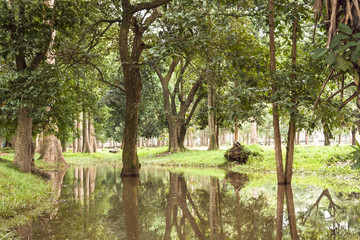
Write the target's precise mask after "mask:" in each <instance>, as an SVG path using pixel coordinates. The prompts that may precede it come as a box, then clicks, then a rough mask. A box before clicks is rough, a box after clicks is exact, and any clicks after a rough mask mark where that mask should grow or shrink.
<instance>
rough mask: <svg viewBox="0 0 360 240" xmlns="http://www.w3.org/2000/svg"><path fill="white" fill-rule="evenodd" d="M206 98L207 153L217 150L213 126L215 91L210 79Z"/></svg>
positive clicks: (214, 126) (214, 127)
mask: <svg viewBox="0 0 360 240" xmlns="http://www.w3.org/2000/svg"><path fill="white" fill-rule="evenodd" d="M207 97H208V126H209V138H210V139H209V140H210V141H209V148H208V151H210V150H217V149H219V145H218V143H217V141H216V124H215V119H216V116H215V98H216V89H215V86H214V84H213V82H212V81H211V80H210V78H209V79H208V86H207Z"/></svg>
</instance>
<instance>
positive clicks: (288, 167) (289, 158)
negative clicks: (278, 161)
mask: <svg viewBox="0 0 360 240" xmlns="http://www.w3.org/2000/svg"><path fill="white" fill-rule="evenodd" d="M297 7H298V1H297V0H295V8H294V15H295V18H294V20H293V32H292V50H291V64H292V68H293V71H294V72H293V73H292V74H291V76H290V77H291V78H292V79H293V81H296V74H295V70H296V40H297V29H298V20H297V17H296V16H297V11H298V9H297ZM293 97H295V94H293ZM291 102H292V104H293V105H292V107H291V111H290V121H289V133H288V141H287V146H286V163H285V183H289V184H290V183H291V178H292V167H293V162H294V150H295V137H296V122H297V118H296V111H297V109H296V105H295V100H294V99H291Z"/></svg>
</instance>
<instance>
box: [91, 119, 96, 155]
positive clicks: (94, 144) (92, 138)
mask: <svg viewBox="0 0 360 240" xmlns="http://www.w3.org/2000/svg"><path fill="white" fill-rule="evenodd" d="M89 140H90V142H91V147H92V149H91V150H92V152H93V153H95V152H96V151H97V141H96V136H95V127H94V121H93V120H92V119H89Z"/></svg>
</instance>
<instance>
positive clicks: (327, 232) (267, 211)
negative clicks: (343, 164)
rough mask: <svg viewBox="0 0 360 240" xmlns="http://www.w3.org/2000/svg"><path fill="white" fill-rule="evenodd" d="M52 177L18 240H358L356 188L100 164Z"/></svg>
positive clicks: (359, 219) (359, 211) (307, 180)
mask: <svg viewBox="0 0 360 240" xmlns="http://www.w3.org/2000/svg"><path fill="white" fill-rule="evenodd" d="M52 178H53V179H54V181H53V189H54V191H55V200H56V204H54V208H53V210H52V212H51V214H47V215H46V216H42V217H40V218H38V219H37V220H34V221H33V222H32V223H29V224H27V225H23V226H19V227H18V229H17V234H18V236H19V237H20V239H62V240H63V239H76V240H80V239H146V240H151V239H251V240H252V239H360V204H359V203H360V193H358V192H357V190H358V188H357V187H356V186H355V187H354V186H353V187H350V190H349V187H348V186H346V187H345V186H343V187H342V185H341V184H340V183H337V184H327V183H325V184H324V185H322V186H320V185H321V184H319V181H320V182H321V180H319V179H314V178H305V179H300V180H296V179H295V180H294V183H293V185H292V187H290V186H279V187H278V185H277V184H276V182H275V176H273V175H270V176H263V175H262V174H258V175H256V174H254V175H245V174H240V173H235V172H225V171H222V170H216V169H215V170H186V169H185V170H184V169H176V170H172V171H169V170H167V169H164V168H153V167H152V168H145V167H144V168H143V169H142V171H141V177H140V178H139V179H136V178H130V179H123V180H122V179H121V177H120V171H119V170H118V169H114V168H112V167H106V166H102V167H87V168H73V169H70V170H68V171H67V172H66V173H65V172H63V173H57V174H54V175H53V177H52ZM327 185H329V186H333V189H332V188H329V187H327ZM334 186H335V187H334ZM336 186H337V187H336Z"/></svg>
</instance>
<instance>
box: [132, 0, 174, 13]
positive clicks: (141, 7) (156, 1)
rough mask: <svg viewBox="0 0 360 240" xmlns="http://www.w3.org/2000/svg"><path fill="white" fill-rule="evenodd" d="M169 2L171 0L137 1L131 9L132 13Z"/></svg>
mask: <svg viewBox="0 0 360 240" xmlns="http://www.w3.org/2000/svg"><path fill="white" fill-rule="evenodd" d="M127 2H129V1H128V0H127ZM169 2H171V0H154V1H152V2H144V3H138V4H136V5H134V7H133V9H132V10H133V13H136V12H138V11H142V10H149V9H153V8H157V7H160V6H161V5H164V4H166V3H169ZM129 4H130V3H129Z"/></svg>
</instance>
